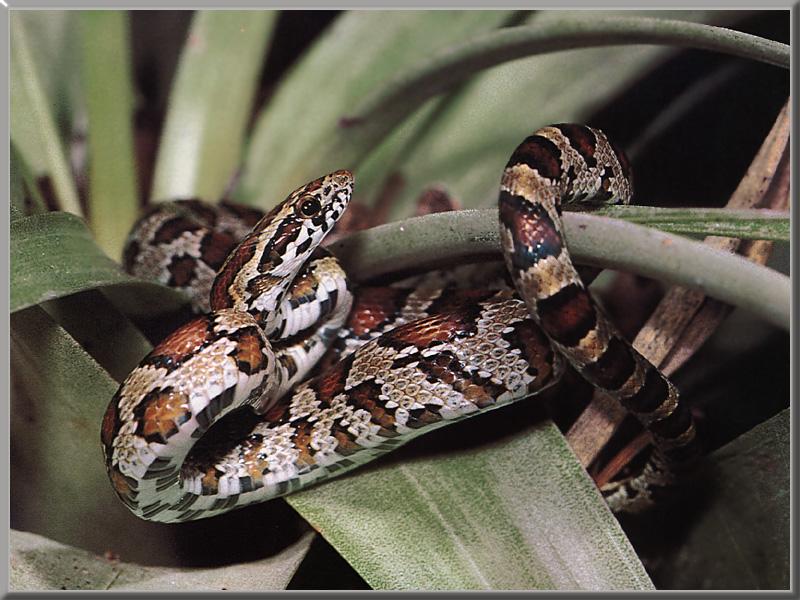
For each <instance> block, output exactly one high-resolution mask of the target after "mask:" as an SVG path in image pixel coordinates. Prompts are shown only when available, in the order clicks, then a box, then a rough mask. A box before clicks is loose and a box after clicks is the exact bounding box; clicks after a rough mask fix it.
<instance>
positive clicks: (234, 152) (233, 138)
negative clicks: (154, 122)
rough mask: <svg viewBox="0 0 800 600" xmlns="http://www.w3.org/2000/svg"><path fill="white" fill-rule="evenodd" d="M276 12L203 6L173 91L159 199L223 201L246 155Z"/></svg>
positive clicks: (155, 196)
mask: <svg viewBox="0 0 800 600" xmlns="http://www.w3.org/2000/svg"><path fill="white" fill-rule="evenodd" d="M274 21H275V13H274V11H198V12H197V13H195V15H194V18H193V21H192V25H191V28H190V30H189V34H188V37H187V39H186V43H185V45H184V49H183V53H182V55H181V59H180V63H179V65H178V72H177V74H176V76H175V81H174V84H173V88H172V92H171V93H170V99H169V107H168V111H167V117H166V122H165V124H164V131H163V133H162V136H161V142H160V144H159V151H158V159H157V162H156V168H155V175H154V180H153V190H152V193H151V199H152V200H156V201H160V200H169V199H173V198H181V197H183V198H186V197H191V196H197V197H200V198H203V199H205V200H208V201H212V202H213V201H216V200H219V198H220V197H221V196H222V194H223V192H224V191H225V189H226V187H227V186H228V184H229V183H230V181H231V179H232V177H233V175H234V173H235V171H236V169H237V167H238V166H239V161H240V158H241V152H242V146H243V140H244V133H245V126H246V125H247V123H248V120H249V118H250V114H251V110H252V102H253V99H254V94H255V89H256V84H257V83H258V79H259V76H260V74H261V67H262V64H263V61H264V57H265V48H266V47H267V43H268V41H269V39H270V35H271V31H272V27H273V23H274Z"/></svg>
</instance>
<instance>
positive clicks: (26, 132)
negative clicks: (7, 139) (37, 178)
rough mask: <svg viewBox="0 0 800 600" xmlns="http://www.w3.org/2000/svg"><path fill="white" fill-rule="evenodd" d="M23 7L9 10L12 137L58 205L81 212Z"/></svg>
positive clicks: (66, 209)
mask: <svg viewBox="0 0 800 600" xmlns="http://www.w3.org/2000/svg"><path fill="white" fill-rule="evenodd" d="M23 15H24V11H23V12H20V11H12V13H11V15H10V16H11V36H12V38H13V43H12V44H11V139H12V141H13V142H14V143H15V144H16V145H17V148H18V149H19V150H20V152H21V153H22V155H23V157H24V158H25V160H26V161H27V162H28V164H30V165H32V166H33V167H34V169H35V172H36V173H37V175H47V176H49V177H50V178H51V179H52V182H53V189H54V190H55V194H56V197H57V200H58V202H59V205H60V207H61V208H62V209H63V210H65V211H68V212H71V213H75V214H78V215H80V214H82V210H81V206H80V203H79V202H78V193H77V191H76V189H75V183H74V182H73V180H72V173H71V171H70V168H69V163H68V162H67V159H66V154H65V152H64V147H63V145H62V142H61V139H60V137H59V134H58V130H57V128H56V122H55V118H54V110H55V105H56V103H55V102H54V100H52V99H51V98H50V97H48V95H47V90H46V88H45V87H44V85H43V82H42V78H41V76H40V73H39V70H38V69H37V64H36V62H35V60H34V55H33V50H32V47H34V46H35V44H36V40H34V39H31V38H30V37H29V35H28V32H27V25H26V21H25V19H24V17H23Z"/></svg>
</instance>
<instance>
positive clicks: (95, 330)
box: [41, 290, 151, 382]
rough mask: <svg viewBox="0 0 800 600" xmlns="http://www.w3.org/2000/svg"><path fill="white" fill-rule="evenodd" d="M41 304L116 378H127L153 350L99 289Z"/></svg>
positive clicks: (139, 332)
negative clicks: (88, 316) (87, 316)
mask: <svg viewBox="0 0 800 600" xmlns="http://www.w3.org/2000/svg"><path fill="white" fill-rule="evenodd" d="M41 307H42V308H43V309H44V310H45V311H46V312H47V313H48V314H49V315H50V317H52V318H53V319H54V320H55V321H56V323H58V324H59V325H60V326H61V327H63V328H64V329H65V330H66V331H67V333H69V335H70V336H72V338H73V339H74V340H75V341H76V342H77V343H78V344H80V346H81V348H83V349H84V350H85V351H86V352H88V353H89V354H90V355H91V356H92V358H93V359H94V360H96V361H97V362H98V363H99V364H100V365H101V366H102V367H103V368H104V369H105V370H106V371H107V372H108V374H109V375H111V377H112V378H113V379H114V381H120V382H121V381H122V380H123V379H125V377H127V376H128V373H130V372H131V370H132V369H133V367H135V366H136V365H137V364H138V363H139V361H140V360H142V357H143V356H144V355H145V354H147V353H148V352H149V351H150V349H151V346H150V342H148V341H147V338H145V336H144V335H143V334H142V333H141V331H139V329H137V328H136V326H135V325H133V323H131V321H130V320H128V318H127V317H125V315H123V314H122V313H121V312H120V311H119V310H117V308H116V307H115V305H114V304H112V302H111V301H110V300H109V299H108V298H107V297H106V296H104V295H103V293H102V292H101V291H99V290H89V291H86V292H80V293H77V294H71V295H69V296H65V297H63V298H58V299H57V300H50V301H48V302H43V303H42V304H41ZM87 314H89V315H92V318H91V319H87V318H86V315H87Z"/></svg>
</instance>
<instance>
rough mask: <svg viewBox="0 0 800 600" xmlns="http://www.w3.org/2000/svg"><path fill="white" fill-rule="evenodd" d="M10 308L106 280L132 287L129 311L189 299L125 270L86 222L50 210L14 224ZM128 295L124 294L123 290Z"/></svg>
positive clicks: (173, 305) (160, 307) (103, 283)
mask: <svg viewBox="0 0 800 600" xmlns="http://www.w3.org/2000/svg"><path fill="white" fill-rule="evenodd" d="M11 240H12V243H11V311H12V312H14V311H17V310H20V309H23V308H26V307H29V306H32V305H34V304H37V303H39V302H44V301H45V300H52V299H54V298H59V297H61V296H67V295H69V294H74V293H76V292H81V291H85V290H90V289H95V288H98V287H104V286H121V285H124V286H126V287H128V291H129V292H130V291H134V290H135V293H134V294H130V293H129V294H127V301H128V302H127V303H126V306H125V308H126V311H129V312H131V313H134V314H135V313H139V314H146V313H147V312H148V311H152V310H153V309H158V310H169V309H175V308H177V307H179V306H180V305H181V304H183V303H184V302H185V300H186V299H185V298H184V297H183V295H182V294H181V293H180V292H177V291H176V290H173V289H170V288H166V287H164V286H162V285H158V284H155V283H150V282H144V281H142V280H140V279H136V278H134V277H131V276H130V275H128V274H126V273H124V272H123V271H122V269H121V268H120V266H119V265H118V264H117V263H115V262H114V261H112V260H111V259H110V258H108V257H107V256H106V255H105V254H103V252H102V251H101V250H100V249H99V248H98V247H97V245H96V244H95V243H94V240H93V239H92V236H91V233H90V232H89V230H88V228H87V227H86V223H85V222H84V221H83V220H82V219H80V218H78V217H76V216H74V215H71V214H69V213H62V212H50V213H43V214H38V215H32V216H29V217H24V218H21V219H17V220H15V221H14V222H13V223H12V224H11ZM120 299H121V300H123V301H124V300H126V296H125V295H120Z"/></svg>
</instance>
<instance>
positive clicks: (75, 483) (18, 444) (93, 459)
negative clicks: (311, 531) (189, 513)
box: [11, 299, 308, 589]
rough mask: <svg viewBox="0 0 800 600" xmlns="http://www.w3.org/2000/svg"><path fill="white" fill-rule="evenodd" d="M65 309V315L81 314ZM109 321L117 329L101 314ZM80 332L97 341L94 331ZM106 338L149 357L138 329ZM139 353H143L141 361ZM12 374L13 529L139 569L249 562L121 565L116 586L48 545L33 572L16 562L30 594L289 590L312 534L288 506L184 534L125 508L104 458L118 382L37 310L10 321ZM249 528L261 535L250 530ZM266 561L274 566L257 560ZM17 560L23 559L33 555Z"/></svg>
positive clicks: (90, 306) (130, 354) (191, 527)
mask: <svg viewBox="0 0 800 600" xmlns="http://www.w3.org/2000/svg"><path fill="white" fill-rule="evenodd" d="M72 300H73V301H74V302H76V303H77V302H78V300H77V299H72ZM61 304H62V306H61V307H60V308H61V310H62V314H63V311H65V310H66V311H69V310H72V309H74V308H76V307H77V304H76V305H73V306H68V305H65V303H63V302H61ZM101 308H102V307H101V306H100V304H99V303H97V302H84V303H83V311H84V312H83V314H84V315H86V314H87V313H88V312H89V311H93V310H98V309H101ZM73 316H74V315H73ZM102 319H105V322H106V323H112V324H113V322H114V321H113V319H110V320H109V319H108V318H107V316H105V315H104V316H103V317H101V320H102ZM90 329H91V328H90ZM98 331H99V330H98ZM82 333H83V334H84V335H91V333H90V331H88V330H85V331H83V332H82ZM102 335H104V336H105V337H106V338H110V339H109V340H95V342H96V343H97V342H99V344H113V343H114V342H115V343H116V344H118V345H122V346H128V347H129V348H128V349H127V350H126V351H125V352H122V353H121V355H122V356H127V359H128V360H130V361H132V362H134V361H135V362H138V360H140V359H141V358H142V356H143V355H144V354H145V353H146V352H147V350H149V344H147V343H146V342H143V341H142V339H141V336H138V335H136V334H135V332H134V334H133V335H132V330H131V329H129V328H127V329H126V328H125V327H118V326H114V327H113V328H112V329H109V330H107V331H105V332H104V333H102ZM87 339H88V338H87ZM87 339H84V340H83V343H87ZM88 345H89V346H91V345H92V344H91V343H90V344H88ZM137 353H138V354H139V356H135V355H136V354H137ZM120 367H121V368H127V370H130V369H131V368H132V367H133V364H128V365H127V367H125V365H123V364H122V363H121V362H120ZM11 372H12V390H13V393H12V396H11V397H12V407H11V482H12V486H11V487H12V489H13V494H12V499H11V502H12V505H11V514H12V522H11V524H12V527H14V528H16V529H23V530H26V531H31V532H35V533H38V534H41V535H45V536H47V537H48V538H51V539H53V540H58V541H60V542H62V543H66V544H70V545H74V546H78V547H80V548H84V549H88V550H91V551H93V552H95V553H101V554H102V553H104V552H106V551H110V552H112V553H113V554H116V555H119V556H121V557H124V558H125V559H126V560H135V561H137V562H141V563H143V564H150V565H159V566H168V565H182V566H185V565H187V564H195V565H196V564H202V565H204V566H213V565H227V564H231V563H236V562H242V563H244V564H241V565H233V566H231V567H230V568H229V569H224V570H217V569H213V570H209V571H207V572H205V571H186V572H183V571H177V570H174V569H171V570H164V569H160V570H159V569H155V570H150V569H148V570H141V569H139V568H138V567H136V566H135V565H122V566H123V567H124V568H123V569H112V570H111V571H108V570H104V571H103V573H105V574H110V575H111V576H114V577H116V579H112V580H108V579H102V578H101V579H95V578H94V577H92V578H90V580H89V581H88V582H86V581H83V580H82V577H80V573H81V572H80V571H79V570H73V563H72V562H71V561H72V560H73V558H74V557H73V555H72V554H70V553H69V552H66V550H65V549H63V548H61V549H58V550H57V551H54V550H53V549H52V548H51V547H48V548H47V551H46V552H45V553H44V554H43V555H38V556H34V557H33V558H36V560H37V564H36V565H27V566H26V567H22V566H20V565H19V564H17V566H18V567H20V570H21V571H27V575H26V576H25V577H24V578H23V579H19V580H18V581H20V585H21V586H22V587H25V589H29V587H28V586H40V585H44V584H46V585H45V587H50V586H52V587H56V588H58V587H60V586H61V585H65V586H66V587H78V588H86V587H101V588H103V587H106V586H108V585H113V586H124V587H126V588H130V589H156V588H161V587H164V588H173V589H188V588H189V587H191V586H208V587H212V588H213V587H214V586H216V585H220V586H223V587H230V588H232V589H243V588H248V587H249V588H259V587H260V585H263V586H273V585H274V586H275V587H277V588H282V587H284V586H285V585H286V584H287V583H288V581H289V579H290V577H291V575H292V573H293V572H294V568H295V567H296V565H297V563H298V562H299V560H300V556H301V555H302V554H304V553H305V548H306V546H307V542H308V540H306V539H301V538H306V537H307V536H306V535H305V533H306V531H307V528H306V526H305V525H304V524H303V523H302V522H301V521H300V520H299V519H297V518H293V516H292V514H289V513H288V509H287V507H286V506H285V503H283V502H281V501H277V502H274V503H271V504H269V505H262V506H261V507H256V508H254V509H243V510H240V511H236V513H233V514H230V515H224V516H222V517H220V518H218V519H213V520H209V521H204V522H200V523H194V524H187V525H184V526H175V525H166V524H158V523H151V522H146V521H142V520H140V519H138V518H136V517H135V516H134V515H133V514H132V513H131V512H130V511H129V510H128V509H127V508H125V506H124V505H123V504H122V503H121V502H119V500H118V499H117V498H116V495H115V494H114V492H113V489H112V486H111V484H110V483H109V480H108V477H107V475H106V470H105V466H104V463H103V458H102V452H101V450H100V424H101V422H102V417H103V414H104V412H105V409H106V406H107V405H108V403H109V402H110V400H111V398H112V396H113V394H114V393H115V392H116V390H117V387H118V383H117V382H116V381H114V380H113V379H111V378H110V377H109V375H108V374H107V373H106V371H105V370H104V369H103V368H102V367H100V365H98V364H97V363H96V362H95V361H94V360H93V359H92V357H91V356H89V355H88V354H87V353H86V351H85V350H84V349H83V348H82V347H81V345H80V344H78V343H77V342H76V341H75V339H73V338H72V337H71V336H70V335H69V334H68V333H66V331H65V330H64V329H62V328H61V327H60V326H58V325H57V324H56V323H55V322H54V321H53V320H52V319H51V318H50V317H49V316H48V315H47V314H46V313H45V312H44V311H43V310H41V309H40V308H39V307H38V306H34V307H31V308H29V309H26V310H24V311H18V312H16V313H14V314H13V315H11ZM55 490H57V492H55ZM259 508H260V509H261V510H260V512H258V509H259ZM248 511H249V512H248ZM255 512H258V514H254V513H255ZM253 523H257V526H256V528H263V530H264V531H263V532H257V531H256V532H255V533H254V526H253ZM87 524H90V526H88V527H87ZM248 536H250V537H252V539H250V540H249V542H248V544H247V545H245V546H232V545H231V544H230V543H229V544H228V545H226V542H225V540H229V541H230V540H237V539H238V540H242V539H246V538H248ZM208 540H217V541H218V543H220V548H219V549H215V548H213V547H210V546H209V544H208ZM49 546H52V544H50V545H49ZM270 556H271V557H274V559H272V560H260V559H262V558H264V557H270ZM18 558H20V560H23V561H25V560H27V558H31V557H30V556H29V557H27V558H26V557H24V556H23V557H20V556H18ZM75 560H78V559H77V558H75ZM92 561H93V562H94V564H95V567H96V566H97V564H98V563H103V561H102V560H100V559H95V558H93V559H92ZM252 561H256V562H252ZM84 566H85V567H86V568H87V570H88V571H89V572H92V570H93V569H94V567H92V566H91V565H89V564H86V565H85V564H83V563H81V567H84ZM64 567H67V568H69V569H71V571H70V574H71V575H72V577H71V578H70V581H66V579H65V578H64V572H63V568H64ZM128 567H130V568H128ZM134 567H136V568H134ZM131 569H133V570H131ZM31 571H34V572H31ZM76 575H77V576H78V579H75V578H74V577H75V576H76ZM195 575H198V576H200V579H197V578H195ZM237 576H240V580H239V581H238V583H236V577H237ZM258 576H261V577H262V578H263V579H262V582H261V584H260V585H259V584H258V583H257V580H256V579H255V578H256V577H258ZM143 580H144V581H143Z"/></svg>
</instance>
